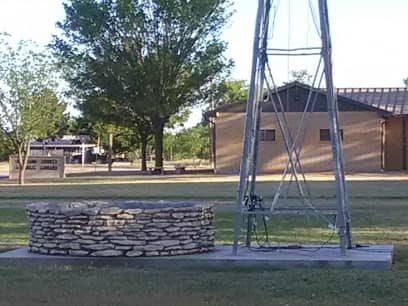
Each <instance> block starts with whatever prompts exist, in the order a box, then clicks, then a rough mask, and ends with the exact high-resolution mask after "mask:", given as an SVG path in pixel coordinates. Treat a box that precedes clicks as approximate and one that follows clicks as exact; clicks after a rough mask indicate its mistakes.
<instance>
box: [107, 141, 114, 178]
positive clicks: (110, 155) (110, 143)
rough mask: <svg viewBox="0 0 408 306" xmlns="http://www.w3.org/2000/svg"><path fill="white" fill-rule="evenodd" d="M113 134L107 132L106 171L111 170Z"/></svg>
mask: <svg viewBox="0 0 408 306" xmlns="http://www.w3.org/2000/svg"><path fill="white" fill-rule="evenodd" d="M112 155H113V134H112V133H109V149H108V172H112Z"/></svg>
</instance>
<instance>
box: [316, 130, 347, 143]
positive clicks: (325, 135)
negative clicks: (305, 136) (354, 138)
mask: <svg viewBox="0 0 408 306" xmlns="http://www.w3.org/2000/svg"><path fill="white" fill-rule="evenodd" d="M340 137H341V140H343V129H341V130H340ZM320 141H330V130H329V129H320Z"/></svg>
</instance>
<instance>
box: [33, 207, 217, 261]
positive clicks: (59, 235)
mask: <svg viewBox="0 0 408 306" xmlns="http://www.w3.org/2000/svg"><path fill="white" fill-rule="evenodd" d="M27 212H28V221H29V231H30V233H29V234H30V237H29V250H30V251H31V252H35V253H42V254H49V255H71V256H110V257H112V256H131V257H134V256H167V255H181V254H192V253H199V252H206V251H209V250H212V249H213V247H214V233H215V231H214V226H213V216H214V214H213V211H212V206H210V205H202V204H195V203H172V202H155V203H149V202H135V201H122V202H102V201H81V202H69V203H67V202H64V203H33V204H30V205H28V206H27Z"/></svg>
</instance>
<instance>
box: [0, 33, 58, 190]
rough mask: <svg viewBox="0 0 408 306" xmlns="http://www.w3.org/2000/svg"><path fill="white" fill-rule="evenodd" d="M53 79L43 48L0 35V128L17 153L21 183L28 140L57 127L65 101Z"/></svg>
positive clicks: (54, 131)
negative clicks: (57, 90)
mask: <svg viewBox="0 0 408 306" xmlns="http://www.w3.org/2000/svg"><path fill="white" fill-rule="evenodd" d="M55 79H56V78H55V66H54V65H53V64H52V60H51V58H50V56H49V55H47V53H46V52H45V51H44V50H38V47H36V46H35V45H34V44H33V43H31V42H28V41H20V42H19V43H17V45H16V46H13V44H12V43H11V42H10V37H9V36H8V35H5V34H2V35H1V36H0V109H1V112H0V129H1V131H2V135H3V137H4V138H6V140H7V143H8V144H11V146H12V149H13V151H15V152H16V153H17V156H18V159H17V160H18V165H19V183H20V184H24V173H25V169H26V166H27V162H28V157H29V155H30V142H31V140H33V139H34V138H45V137H48V136H51V135H54V134H56V133H57V132H58V130H59V128H60V126H59V123H60V121H61V120H62V119H63V113H64V110H65V104H63V103H61V102H59V100H58V98H57V96H56V94H55V91H54V88H55V86H56V84H55V82H54V81H55Z"/></svg>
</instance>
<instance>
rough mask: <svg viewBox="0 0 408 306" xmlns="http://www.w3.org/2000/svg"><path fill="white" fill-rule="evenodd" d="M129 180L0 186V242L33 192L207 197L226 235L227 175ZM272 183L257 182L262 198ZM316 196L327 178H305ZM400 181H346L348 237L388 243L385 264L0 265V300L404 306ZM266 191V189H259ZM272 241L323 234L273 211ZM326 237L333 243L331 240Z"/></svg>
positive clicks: (18, 226) (23, 230) (407, 278)
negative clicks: (375, 267) (389, 260)
mask: <svg viewBox="0 0 408 306" xmlns="http://www.w3.org/2000/svg"><path fill="white" fill-rule="evenodd" d="M194 179H195V177H191V180H190V182H189V178H183V179H167V178H161V179H160V180H159V179H156V178H150V177H145V178H144V177H128V178H126V179H123V178H122V179H121V178H109V177H104V178H91V177H88V178H87V177H81V178H78V179H76V178H70V179H68V180H67V181H66V183H64V181H60V180H57V181H54V182H53V183H52V184H45V183H43V184H39V185H35V186H26V187H18V186H12V185H10V184H8V183H5V184H2V185H1V187H0V249H2V250H6V249H10V248H13V247H15V246H19V245H24V244H25V243H26V241H27V225H26V219H25V211H24V205H25V204H27V203H29V202H30V201H33V200H42V199H53V200H59V199H61V200H62V199H75V198H76V199H83V198H105V199H112V198H143V199H151V198H163V199H165V198H171V199H178V198H180V199H181V198H183V199H194V200H207V201H211V202H214V203H215V206H216V208H215V212H216V228H217V241H218V242H230V241H231V239H232V218H231V217H232V209H233V200H234V196H235V190H236V183H235V182H213V181H211V180H208V181H203V182H191V181H194ZM275 184H276V183H270V182H262V183H260V185H259V191H260V192H261V193H262V194H264V195H268V190H270V189H271V188H273V187H274V186H275ZM310 184H311V189H312V191H313V192H314V194H315V195H316V196H317V201H330V200H332V199H333V194H334V193H333V191H332V189H331V185H332V184H331V183H330V182H311V183H310ZM407 185H408V182H404V181H395V182H391V181H369V182H364V181H353V182H351V184H349V191H350V206H351V213H352V217H353V238H354V242H358V243H370V242H371V243H393V244H394V245H395V246H396V258H395V264H394V266H393V269H392V271H370V270H360V269H352V270H347V269H334V268H320V269H301V268H293V269H289V268H288V269H271V268H269V269H267V270H264V269H261V268H256V269H252V268H239V269H237V268H235V269H231V268H225V269H221V268H218V269H210V270H208V269H204V268H200V267H197V268H195V269H192V270H191V269H190V270H187V269H186V270H183V269H178V270H176V269H172V268H169V269H165V270H159V269H149V270H145V269H136V268H132V269H130V268H117V267H116V268H95V267H73V266H66V267H52V266H51V267H35V266H30V267H26V266H16V267H14V266H10V267H0V306H3V305H408V188H407ZM266 198H268V196H266ZM274 221H275V222H274V223H273V224H272V225H271V226H270V232H271V238H272V239H273V240H274V241H285V242H302V241H307V242H316V243H319V242H321V243H322V242H324V241H326V240H327V239H328V238H329V237H330V236H331V234H332V232H331V231H330V230H329V229H328V228H327V227H326V226H325V224H324V223H323V222H321V220H319V219H316V218H314V217H310V218H308V219H305V218H299V217H292V218H288V217H279V218H276V219H275V220H274ZM332 242H337V237H334V238H333V240H332Z"/></svg>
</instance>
